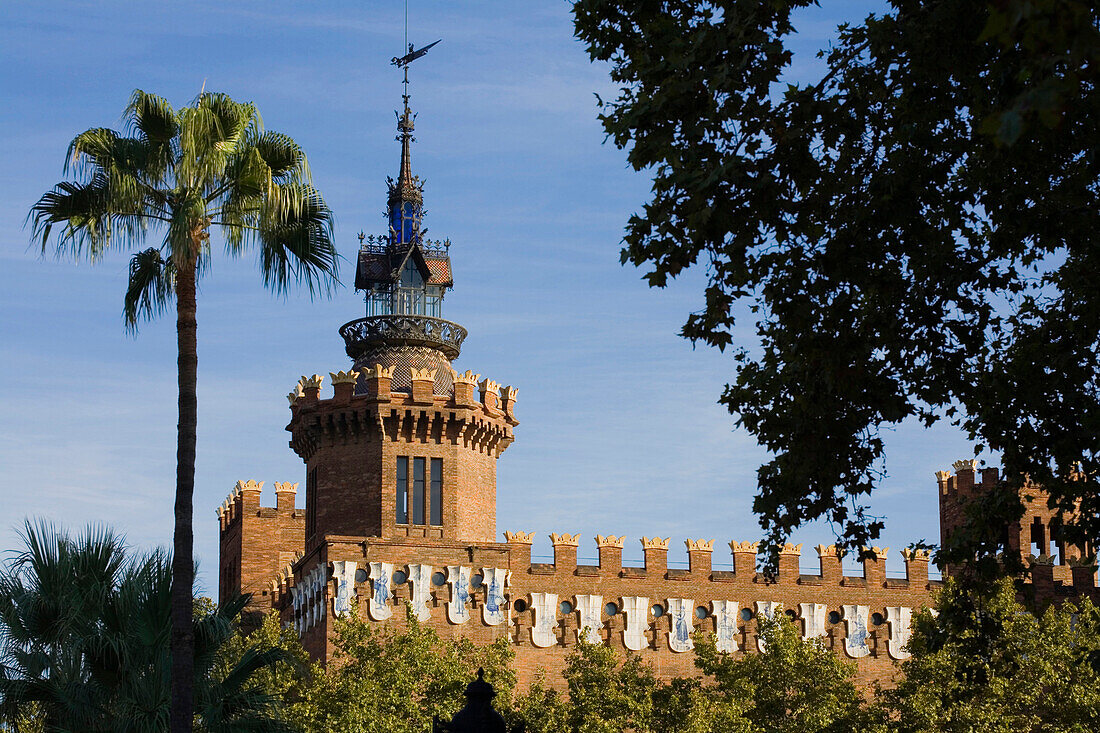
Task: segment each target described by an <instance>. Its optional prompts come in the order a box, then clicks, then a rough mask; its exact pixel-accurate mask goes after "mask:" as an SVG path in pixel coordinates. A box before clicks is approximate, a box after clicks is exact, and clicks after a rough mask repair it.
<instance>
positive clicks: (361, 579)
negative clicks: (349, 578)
mask: <svg viewBox="0 0 1100 733" xmlns="http://www.w3.org/2000/svg"><path fill="white" fill-rule="evenodd" d="M355 582H356V583H366V582H367V571H366V570H364V569H363V568H359V569H358V570H356V571H355Z"/></svg>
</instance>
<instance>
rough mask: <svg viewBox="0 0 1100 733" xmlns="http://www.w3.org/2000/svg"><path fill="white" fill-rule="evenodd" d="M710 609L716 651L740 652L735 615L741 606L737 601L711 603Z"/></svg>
mask: <svg viewBox="0 0 1100 733" xmlns="http://www.w3.org/2000/svg"><path fill="white" fill-rule="evenodd" d="M710 607H711V609H712V612H713V613H714V622H715V625H716V627H717V633H716V634H715V637H714V645H715V646H716V647H717V648H718V651H720V652H737V651H741V644H740V643H739V642H738V641H737V614H738V612H739V611H740V610H741V604H739V603H738V602H737V601H711V603H710Z"/></svg>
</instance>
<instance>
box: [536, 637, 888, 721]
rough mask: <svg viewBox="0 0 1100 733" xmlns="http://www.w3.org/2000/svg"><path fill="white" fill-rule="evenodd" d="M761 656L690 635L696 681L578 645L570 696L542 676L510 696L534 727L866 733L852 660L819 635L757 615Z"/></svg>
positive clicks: (569, 666)
mask: <svg viewBox="0 0 1100 733" xmlns="http://www.w3.org/2000/svg"><path fill="white" fill-rule="evenodd" d="M760 629H761V633H762V634H763V637H764V640H765V643H766V646H765V651H764V652H763V653H760V654H755V653H750V654H745V655H738V656H733V655H730V654H726V653H723V652H719V651H718V650H717V648H716V647H715V645H714V640H713V638H710V637H708V636H706V635H703V634H698V635H697V636H696V646H695V655H696V659H695V663H696V666H697V667H698V668H699V670H700V672H701V673H702V676H701V677H698V678H675V679H673V680H671V681H670V682H663V681H659V680H657V679H656V677H655V675H654V672H653V670H652V669H651V668H650V667H649V666H648V665H647V664H645V663H644V662H642V661H641V658H640V657H638V656H637V655H633V654H628V655H627V657H626V658H625V659H622V658H621V657H620V656H619V655H618V653H617V652H615V650H613V649H611V648H609V647H606V646H603V645H593V644H588V643H585V642H583V641H582V642H580V643H579V644H578V645H577V648H576V649H575V650H574V651H573V652H572V653H571V654H570V655H569V657H568V660H567V663H566V668H565V671H564V674H563V677H564V679H565V682H566V687H567V695H566V694H565V693H561V692H558V691H556V690H554V689H552V688H550V687H549V686H548V685H547V684H546V683H545V681H542V680H540V681H538V682H536V684H534V685H533V686H532V687H531V688H530V689H529V690H528V691H527V692H526V693H525V694H523V695H521V696H520V697H519V699H518V700H517V702H516V710H517V712H518V713H519V714H520V716H521V717H522V718H523V719H524V720H525V722H526V723H527V729H528V731H529V732H530V733H551V731H571V732H572V733H611V732H612V731H614V732H616V733H617V732H618V731H623V730H633V731H653V732H654V733H657V732H676V733H719V732H720V731H721V732H722V733H765V732H767V733H784V732H786V731H790V732H791V733H827V732H832V731H838V732H839V731H845V732H847V731H871V730H873V729H874V727H873V726H874V723H875V716H874V715H873V714H872V713H871V711H870V709H869V708H868V706H867V705H866V704H865V701H864V698H863V696H862V695H861V694H860V692H859V690H858V689H857V688H856V686H855V684H854V682H853V675H854V667H853V666H852V665H850V664H848V663H846V662H844V661H842V660H841V659H839V658H838V657H837V656H836V655H835V654H833V653H832V652H830V651H829V650H828V649H826V648H825V647H824V645H823V644H822V643H821V642H820V641H819V640H810V641H803V640H802V638H801V636H800V635H799V633H798V629H797V628H796V626H795V625H794V624H793V623H790V622H789V621H788V620H787V617H786V616H782V617H781V618H778V619H774V620H772V619H767V618H762V619H760Z"/></svg>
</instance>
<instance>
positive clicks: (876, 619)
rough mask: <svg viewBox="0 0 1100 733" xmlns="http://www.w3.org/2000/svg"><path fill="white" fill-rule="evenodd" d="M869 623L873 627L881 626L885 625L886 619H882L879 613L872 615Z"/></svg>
mask: <svg viewBox="0 0 1100 733" xmlns="http://www.w3.org/2000/svg"><path fill="white" fill-rule="evenodd" d="M871 623H872V624H873V625H875V626H882V625H883V624H884V623H886V619H884V618H883V617H882V614H881V613H872V614H871Z"/></svg>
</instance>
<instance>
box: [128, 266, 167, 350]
mask: <svg viewBox="0 0 1100 733" xmlns="http://www.w3.org/2000/svg"><path fill="white" fill-rule="evenodd" d="M174 272H175V269H174V267H173V266H172V261H171V260H165V259H164V258H163V257H161V254H160V250H159V249H156V248H155V247H150V248H149V249H145V250H142V251H141V252H138V253H137V254H135V255H134V256H133V257H131V258H130V278H129V281H128V283H127V287H126V297H125V298H124V300H123V308H122V314H123V318H124V319H125V321H126V330H127V331H128V332H130V333H136V332H137V324H138V321H139V320H152V319H153V318H156V317H157V316H159V315H161V314H162V313H164V311H165V310H166V309H167V308H168V305H169V303H171V302H172V295H173V292H174V290H173V284H174V282H175V278H174Z"/></svg>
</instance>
